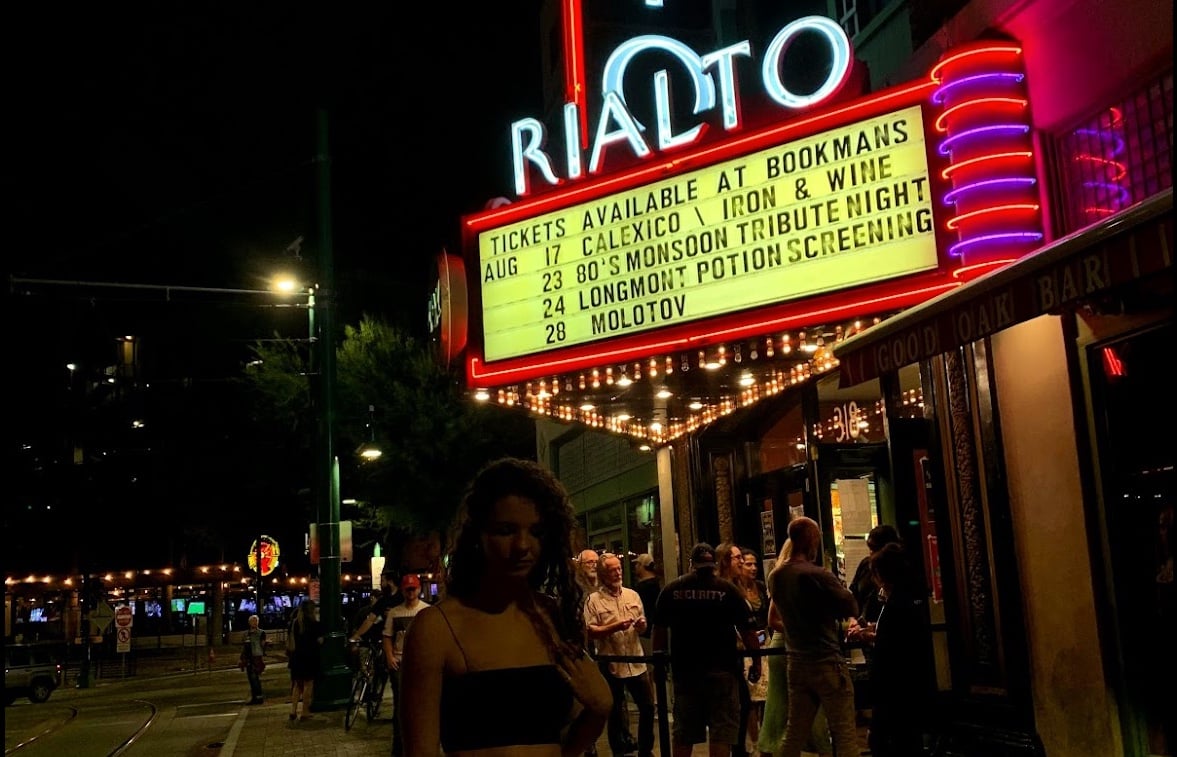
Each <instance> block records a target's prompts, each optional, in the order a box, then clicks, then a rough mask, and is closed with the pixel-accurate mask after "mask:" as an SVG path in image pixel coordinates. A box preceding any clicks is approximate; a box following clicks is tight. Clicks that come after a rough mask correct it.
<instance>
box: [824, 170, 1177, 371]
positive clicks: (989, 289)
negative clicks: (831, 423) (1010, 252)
mask: <svg viewBox="0 0 1177 757" xmlns="http://www.w3.org/2000/svg"><path fill="white" fill-rule="evenodd" d="M1172 251H1173V190H1172V188H1170V189H1166V190H1165V191H1164V192H1161V193H1160V194H1158V195H1155V196H1153V197H1151V198H1150V199H1148V200H1145V201H1144V202H1141V203H1138V204H1137V205H1134V206H1132V207H1131V208H1128V209H1126V210H1124V211H1121V212H1120V213H1117V214H1116V215H1114V216H1111V217H1109V218H1107V219H1106V220H1104V221H1101V222H1100V223H1098V224H1096V225H1094V226H1090V227H1087V228H1085V229H1083V230H1081V231H1078V232H1075V233H1074V234H1070V235H1068V236H1065V237H1062V238H1061V239H1057V240H1055V241H1054V242H1051V243H1050V244H1048V245H1045V246H1044V247H1042V248H1041V249H1039V250H1036V251H1034V252H1032V253H1030V254H1029V255H1026V256H1025V257H1023V258H1022V259H1021V260H1018V261H1017V262H1015V263H1011V264H1009V265H1008V266H1006V267H1005V268H1002V269H999V270H997V271H994V272H993V273H990V274H987V275H985V276H982V277H980V278H978V279H975V280H973V281H970V282H968V283H967V284H964V285H962V286H960V287H959V288H958V289H954V290H952V291H950V292H947V293H945V294H942V295H940V296H938V297H935V298H933V299H931V300H928V301H927V302H924V303H921V304H920V305H917V306H915V307H913V308H910V309H909V310H906V311H904V312H903V313H901V314H900V315H897V316H895V317H894V318H890V319H888V320H885V321H883V322H881V323H879V324H878V325H876V326H872V327H871V328H869V329H867V330H866V331H863V332H862V333H861V334H856V335H855V336H853V337H851V338H850V339H847V340H846V341H844V342H841V343H840V344H838V345H836V346H835V347H834V356H835V357H837V358H838V360H839V361H841V363H840V369H841V384H842V386H852V385H854V384H858V383H861V382H863V381H869V380H870V379H873V378H876V377H877V376H879V374H881V373H886V372H888V371H894V370H896V369H898V368H901V367H903V366H905V365H909V364H911V363H918V362H919V361H921V360H925V359H927V358H930V357H933V356H935V355H939V354H941V353H944V352H948V351H949V350H952V349H955V348H956V347H959V346H961V345H963V344H968V343H970V342H974V341H976V340H978V339H983V338H985V337H987V336H990V335H992V334H995V333H997V332H998V331H1001V330H1002V329H1005V328H1008V327H1010V326H1013V325H1015V324H1017V323H1021V322H1023V321H1028V320H1030V319H1032V318H1036V317H1038V316H1040V315H1045V314H1047V313H1058V312H1062V311H1063V310H1065V309H1066V308H1067V307H1073V306H1075V305H1077V304H1079V303H1081V302H1082V301H1084V300H1087V299H1089V298H1091V297H1094V296H1098V295H1100V294H1103V293H1106V292H1108V291H1109V290H1112V289H1115V288H1117V287H1120V286H1123V285H1124V284H1128V283H1131V282H1133V281H1137V280H1140V279H1144V278H1147V277H1149V276H1153V275H1155V274H1158V273H1161V272H1164V271H1169V272H1172V270H1173V252H1172Z"/></svg>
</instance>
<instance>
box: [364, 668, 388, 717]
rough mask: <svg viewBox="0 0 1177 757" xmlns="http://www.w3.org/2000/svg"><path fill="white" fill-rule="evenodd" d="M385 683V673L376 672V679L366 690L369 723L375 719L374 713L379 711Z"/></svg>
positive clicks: (386, 677)
mask: <svg viewBox="0 0 1177 757" xmlns="http://www.w3.org/2000/svg"><path fill="white" fill-rule="evenodd" d="M387 683H388V676H387V675H380V674H376V680H374V681H373V682H372V687H371V688H370V689H369V690H368V701H367V715H368V722H369V723H371V722H372V721H373V720H375V719H376V715H377V714H378V713H379V712H380V703H381V702H383V701H384V686H385V685H386V684H387Z"/></svg>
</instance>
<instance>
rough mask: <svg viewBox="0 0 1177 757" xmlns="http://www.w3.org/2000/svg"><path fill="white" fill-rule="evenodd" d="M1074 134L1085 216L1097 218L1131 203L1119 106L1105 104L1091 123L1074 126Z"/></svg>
mask: <svg viewBox="0 0 1177 757" xmlns="http://www.w3.org/2000/svg"><path fill="white" fill-rule="evenodd" d="M1073 134H1074V136H1075V137H1076V138H1077V139H1078V141H1079V144H1080V145H1082V147H1081V148H1080V149H1081V151H1080V152H1079V153H1077V154H1076V155H1075V156H1074V159H1075V162H1077V163H1080V164H1082V166H1081V167H1082V170H1081V173H1080V175H1081V176H1083V177H1084V180H1083V181H1082V183H1081V186H1082V188H1083V190H1082V193H1081V196H1082V200H1081V204H1082V207H1083V214H1084V216H1085V217H1086V220H1087V221H1088V222H1094V221H1098V220H1099V219H1101V218H1105V217H1107V216H1110V215H1112V214H1113V213H1115V212H1116V211H1118V210H1122V209H1123V208H1125V207H1127V206H1128V205H1129V204H1131V202H1132V193H1131V191H1130V190H1129V189H1128V181H1127V179H1128V167H1127V166H1126V165H1125V164H1124V163H1123V161H1122V160H1121V159H1120V158H1121V157H1122V156H1123V154H1124V151H1125V150H1126V149H1127V144H1126V142H1125V141H1124V114H1123V113H1122V112H1121V111H1120V109H1119V108H1108V110H1107V112H1106V113H1103V114H1101V115H1100V117H1099V118H1098V119H1097V121H1096V125H1095V126H1094V127H1088V128H1083V129H1076V130H1075V131H1074V132H1073Z"/></svg>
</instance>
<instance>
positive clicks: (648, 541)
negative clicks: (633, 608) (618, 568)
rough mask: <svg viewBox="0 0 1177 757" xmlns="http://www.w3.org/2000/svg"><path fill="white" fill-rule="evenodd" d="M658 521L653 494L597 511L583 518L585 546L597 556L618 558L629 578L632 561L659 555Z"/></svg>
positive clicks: (656, 495)
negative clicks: (643, 556) (609, 555)
mask: <svg viewBox="0 0 1177 757" xmlns="http://www.w3.org/2000/svg"><path fill="white" fill-rule="evenodd" d="M659 518H660V515H659V510H658V493H657V492H656V491H651V492H648V493H646V494H642V495H639V496H637V497H631V498H629V499H626V500H623V501H621V502H614V503H613V504H610V505H606V506H604V507H599V508H597V509H596V510H593V511H591V512H589V513H586V514H585V515H584V516H583V521H582V522H583V524H584V529H585V534H586V537H587V539H586V546H587V548H589V549H592V550H593V551H595V552H597V553H605V552H609V553H612V554H615V555H621V556H622V558H623V559H622V565H623V567H625V569H626V571H627V575H628V570H629V563H630V561H631V560H632V559H633V558H635V557H637V556H638V555H640V554H642V553H643V552H649V553H650V554H652V555H655V556H657V555H659V554H661V551H662V532H661V529H660V528H659V522H660V521H659Z"/></svg>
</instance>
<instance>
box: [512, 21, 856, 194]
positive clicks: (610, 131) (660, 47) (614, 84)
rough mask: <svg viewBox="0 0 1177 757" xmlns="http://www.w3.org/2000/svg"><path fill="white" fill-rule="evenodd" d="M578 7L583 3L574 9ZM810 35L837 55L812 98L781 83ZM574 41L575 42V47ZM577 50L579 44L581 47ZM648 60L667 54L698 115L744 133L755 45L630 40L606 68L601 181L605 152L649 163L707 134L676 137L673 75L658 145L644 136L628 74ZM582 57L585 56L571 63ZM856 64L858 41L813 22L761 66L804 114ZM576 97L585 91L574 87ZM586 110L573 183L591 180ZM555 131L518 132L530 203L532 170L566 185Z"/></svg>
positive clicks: (573, 107)
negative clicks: (553, 145) (744, 78)
mask: <svg viewBox="0 0 1177 757" xmlns="http://www.w3.org/2000/svg"><path fill="white" fill-rule="evenodd" d="M570 5H575V3H570ZM805 33H811V34H817V35H820V36H821V38H822V39H823V40H824V41H825V43H826V45H827V47H828V49H829V64H828V71H827V74H826V78H825V80H824V81H823V82H822V83H821V84H819V85H818V87H817V88H816V89H815V90H814V91H812V92H807V93H797V92H793V91H791V90H790V89H789V88H788V86H786V84H785V83H784V82H783V81H782V80H781V62H782V61H783V60H784V58H785V56H786V54H787V53H788V50H789V48H790V47H791V46H792V44H793V43H794V42H795V41H796V40H797V38H798V37H799V36H800V35H802V34H805ZM570 41H571V40H570ZM573 47H574V48H575V44H573ZM645 52H654V53H659V54H662V55H664V56H668V57H670V58H672V59H674V60H675V62H676V64H677V66H678V67H679V69H680V70H681V71H683V72H685V73H686V75H687V77H688V79H689V80H690V82H691V84H692V86H693V88H694V93H695V100H694V109H693V110H694V114H695V115H702V114H703V113H706V112H708V111H711V110H714V109H715V108H717V107H718V108H719V109H720V120H721V122H722V124H723V128H724V130H725V131H734V130H737V129H739V128H740V127H741V125H742V124H741V112H740V101H739V96H738V91H739V83H738V82H737V77H736V58H741V57H745V58H746V57H751V56H752V46H751V44H750V43H749V42H748V40H744V41H741V42H737V43H736V44H734V45H730V46H728V47H725V48H722V49H720V50H715V51H713V52H710V53H705V54H703V55H700V54H699V53H697V52H695V51H694V50H692V49H691V48H690V47H688V46H687V45H685V44H684V43H682V42H680V41H678V40H676V39H673V38H672V37H666V36H663V35H660V34H645V35H641V36H638V37H634V38H633V39H629V40H626V41H625V42H623V43H622V44H621V45H619V46H618V47H617V48H616V49H615V50H613V52H612V53H610V55H609V58H608V60H606V61H605V66H604V72H603V77H602V82H601V94H602V103H601V115H600V118H599V120H598V123H597V130H596V134H595V135H594V137H593V141H592V145H591V147H592V149H591V152H590V154H589V159H588V173H589V174H598V173H600V172H601V171H602V169H603V163H604V158H605V150H606V149H608V148H609V147H611V146H614V145H617V146H624V147H625V148H627V149H628V150H629V151H630V152H631V153H632V154H633V155H635V156H637V157H639V158H649V157H651V156H652V155H653V154H654V148H655V147H656V148H657V150H658V151H664V150H670V149H676V148H682V147H686V146H689V145H691V144H694V143H696V142H698V140H699V139H701V138H702V136H703V134H704V132H705V131H706V128H705V125H704V124H702V123H696V124H694V125H692V126H691V127H689V128H686V129H682V130H676V128H675V124H674V123H672V119H671V108H670V73H669V72H668V71H666V70H661V71H658V72H657V73H656V74H655V76H654V82H653V86H654V107H655V113H656V123H655V124H654V125H653V133H654V139H653V145H651V140H650V139H649V138H648V137H647V135H646V134H645V133H644V132H646V131H647V127H646V125H644V124H641V123H639V122H638V121H637V119H636V118H634V116H633V114H632V113H631V112H630V109H629V107H628V105H627V103H626V100H625V91H624V86H623V85H624V82H625V72H626V69H627V68H628V67H629V65H630V63H631V62H632V61H633V59H634V58H635V57H637V56H638V55H640V54H642V53H645ZM570 57H578V56H570ZM852 64H853V56H852V55H851V48H850V40H849V38H847V36H846V32H845V31H844V30H843V29H842V27H841V26H839V25H838V24H837V22H835V21H833V20H832V19H829V18H825V17H823V16H806V17H804V18H800V19H797V20H796V21H793V22H792V23H790V24H788V25H786V26H785V27H784V28H783V29H781V30H780V31H779V32H777V34H776V36H775V37H773V39H772V40H770V41H769V42H768V44H767V46H766V47H765V52H764V54H763V56H762V60H761V66H760V79H761V86H762V87H763V89H764V92H765V94H767V95H768V97H769V98H770V99H771V100H772V101H774V102H775V103H776V104H778V105H780V106H781V107H783V108H788V109H793V110H798V109H803V108H808V107H811V106H813V105H816V104H818V103H821V102H823V101H826V100H828V99H829V98H831V97H833V96H834V95H836V94H837V93H838V91H839V90H840V89H841V88H842V87H843V86H844V85H845V84H846V82H847V80H848V79H849V78H850V71H851V66H852ZM571 94H573V96H574V97H579V95H580V92H579V88H576V87H574V88H573V92H572V93H571ZM582 111H583V109H582V105H581V103H579V102H576V101H573V102H568V103H565V105H564V111H563V116H564V119H563V120H564V123H563V126H564V141H563V154H562V155H561V157H562V158H563V161H562V162H563V163H564V165H565V178H567V179H580V178H583V177H584V176H585V165H584V162H585V156H584V155H583V153H582V151H581V142H582V137H581V129H580V128H579V127H580V125H581V120H582V118H583V117H584V113H583V112H582ZM546 143H547V129H546V128H545V126H544V124H543V122H541V121H539V120H538V119H535V118H524V119H521V120H519V121H516V122H515V123H513V124H511V156H512V166H513V168H514V173H515V191H516V193H517V194H518V195H519V196H520V197H522V196H525V195H527V194H529V193H530V191H531V189H530V184H529V176H528V167H529V166H530V167H532V168H534V169H535V170H536V171H538V173H539V175H540V176H541V177H542V178H543V179H544V180H545V181H546V182H547V183H548V184H551V185H556V184H559V183H560V181H561V179H560V178H559V177H558V176H557V170H556V165H557V164H556V162H554V161H553V160H552V157H551V156H550V155H549V154H548V152H547V151H546V149H545V147H546Z"/></svg>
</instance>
